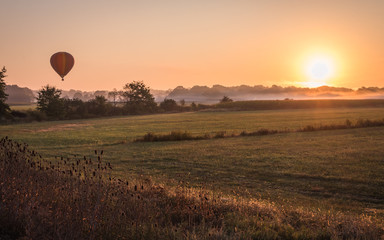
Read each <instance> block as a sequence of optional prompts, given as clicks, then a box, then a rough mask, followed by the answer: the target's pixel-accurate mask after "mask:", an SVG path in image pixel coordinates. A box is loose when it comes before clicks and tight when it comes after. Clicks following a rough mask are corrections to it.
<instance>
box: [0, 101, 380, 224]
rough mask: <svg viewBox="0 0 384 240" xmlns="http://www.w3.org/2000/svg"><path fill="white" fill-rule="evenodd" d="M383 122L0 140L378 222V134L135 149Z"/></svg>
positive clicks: (56, 132)
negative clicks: (162, 137) (97, 157)
mask: <svg viewBox="0 0 384 240" xmlns="http://www.w3.org/2000/svg"><path fill="white" fill-rule="evenodd" d="M383 117H384V109H383V108H353V109H347V108H345V109H317V110H273V111H254V112H194V113H177V114H159V115H146V116H129V117H114V118H102V119H86V120H72V121H54V122H34V123H28V124H15V125H4V126H0V133H1V134H0V135H1V137H3V136H8V137H10V138H11V139H13V140H16V141H20V142H25V143H27V144H29V146H30V148H31V149H34V150H37V151H38V152H39V153H40V154H41V155H42V156H43V157H44V158H47V159H51V160H52V161H55V157H56V156H63V157H72V156H74V155H80V156H83V155H85V156H94V150H95V149H98V150H103V151H104V159H105V161H109V162H111V163H112V165H113V166H114V170H113V173H114V174H115V175H116V176H119V177H123V178H130V177H132V176H135V175H141V174H142V175H145V176H151V177H152V178H153V179H156V180H159V181H163V182H167V183H170V184H172V182H174V183H178V182H180V181H182V182H183V184H185V185H189V186H194V187H199V186H205V187H207V188H209V189H212V190H214V191H217V192H223V193H224V194H230V195H236V194H239V195H241V196H243V197H250V198H257V199H265V200H268V201H270V202H274V203H276V204H284V205H287V204H288V205H295V206H303V207H306V208H311V209H317V208H319V209H323V210H327V209H335V210H341V211H347V212H354V213H359V214H361V213H370V214H372V213H374V214H377V216H379V217H380V216H381V217H382V216H384V180H383V178H382V173H383V172H384V164H383V161H384V159H383V156H384V148H383V147H382V144H380V143H383V142H384V127H375V128H360V129H346V130H330V131H318V132H292V133H282V134H276V135H268V136H254V137H235V138H224V139H209V140H199V141H173V142H133V140H134V139H136V138H138V137H141V136H143V135H144V134H145V133H147V132H154V133H169V132H170V131H175V130H176V131H188V132H190V133H191V134H192V135H202V134H205V133H215V132H219V131H226V132H227V133H229V134H231V133H239V132H241V131H243V130H246V131H255V130H258V129H260V128H266V129H276V130H285V129H291V130H296V129H298V128H301V127H304V126H306V125H313V126H317V125H320V124H323V125H325V124H342V123H344V122H345V120H346V119H349V120H351V121H352V122H354V121H356V120H358V119H371V120H377V119H383Z"/></svg>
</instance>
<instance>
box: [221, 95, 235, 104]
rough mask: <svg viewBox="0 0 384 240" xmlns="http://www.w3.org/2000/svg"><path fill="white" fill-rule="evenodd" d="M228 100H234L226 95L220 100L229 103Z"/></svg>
mask: <svg viewBox="0 0 384 240" xmlns="http://www.w3.org/2000/svg"><path fill="white" fill-rule="evenodd" d="M228 102H233V100H232V99H230V98H229V97H227V96H224V97H223V98H222V99H221V100H220V103H228Z"/></svg>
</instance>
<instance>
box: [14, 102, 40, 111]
mask: <svg viewBox="0 0 384 240" xmlns="http://www.w3.org/2000/svg"><path fill="white" fill-rule="evenodd" d="M10 107H11V110H15V111H26V110H35V109H36V107H37V105H36V103H31V104H25V103H20V104H10Z"/></svg>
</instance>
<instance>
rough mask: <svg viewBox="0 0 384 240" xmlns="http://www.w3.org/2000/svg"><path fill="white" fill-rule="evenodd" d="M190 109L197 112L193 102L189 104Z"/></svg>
mask: <svg viewBox="0 0 384 240" xmlns="http://www.w3.org/2000/svg"><path fill="white" fill-rule="evenodd" d="M191 108H192V111H196V110H197V105H196V103H195V102H192V103H191Z"/></svg>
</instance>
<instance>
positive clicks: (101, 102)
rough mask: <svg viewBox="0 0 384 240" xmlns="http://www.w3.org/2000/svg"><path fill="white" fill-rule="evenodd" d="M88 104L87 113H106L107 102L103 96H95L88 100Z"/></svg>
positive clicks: (99, 114)
mask: <svg viewBox="0 0 384 240" xmlns="http://www.w3.org/2000/svg"><path fill="white" fill-rule="evenodd" d="M88 104H89V113H93V114H95V115H97V116H103V115H107V113H108V111H107V109H108V105H109V104H108V103H107V99H106V98H105V97H104V96H102V95H100V96H96V97H95V99H92V100H89V101H88Z"/></svg>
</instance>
